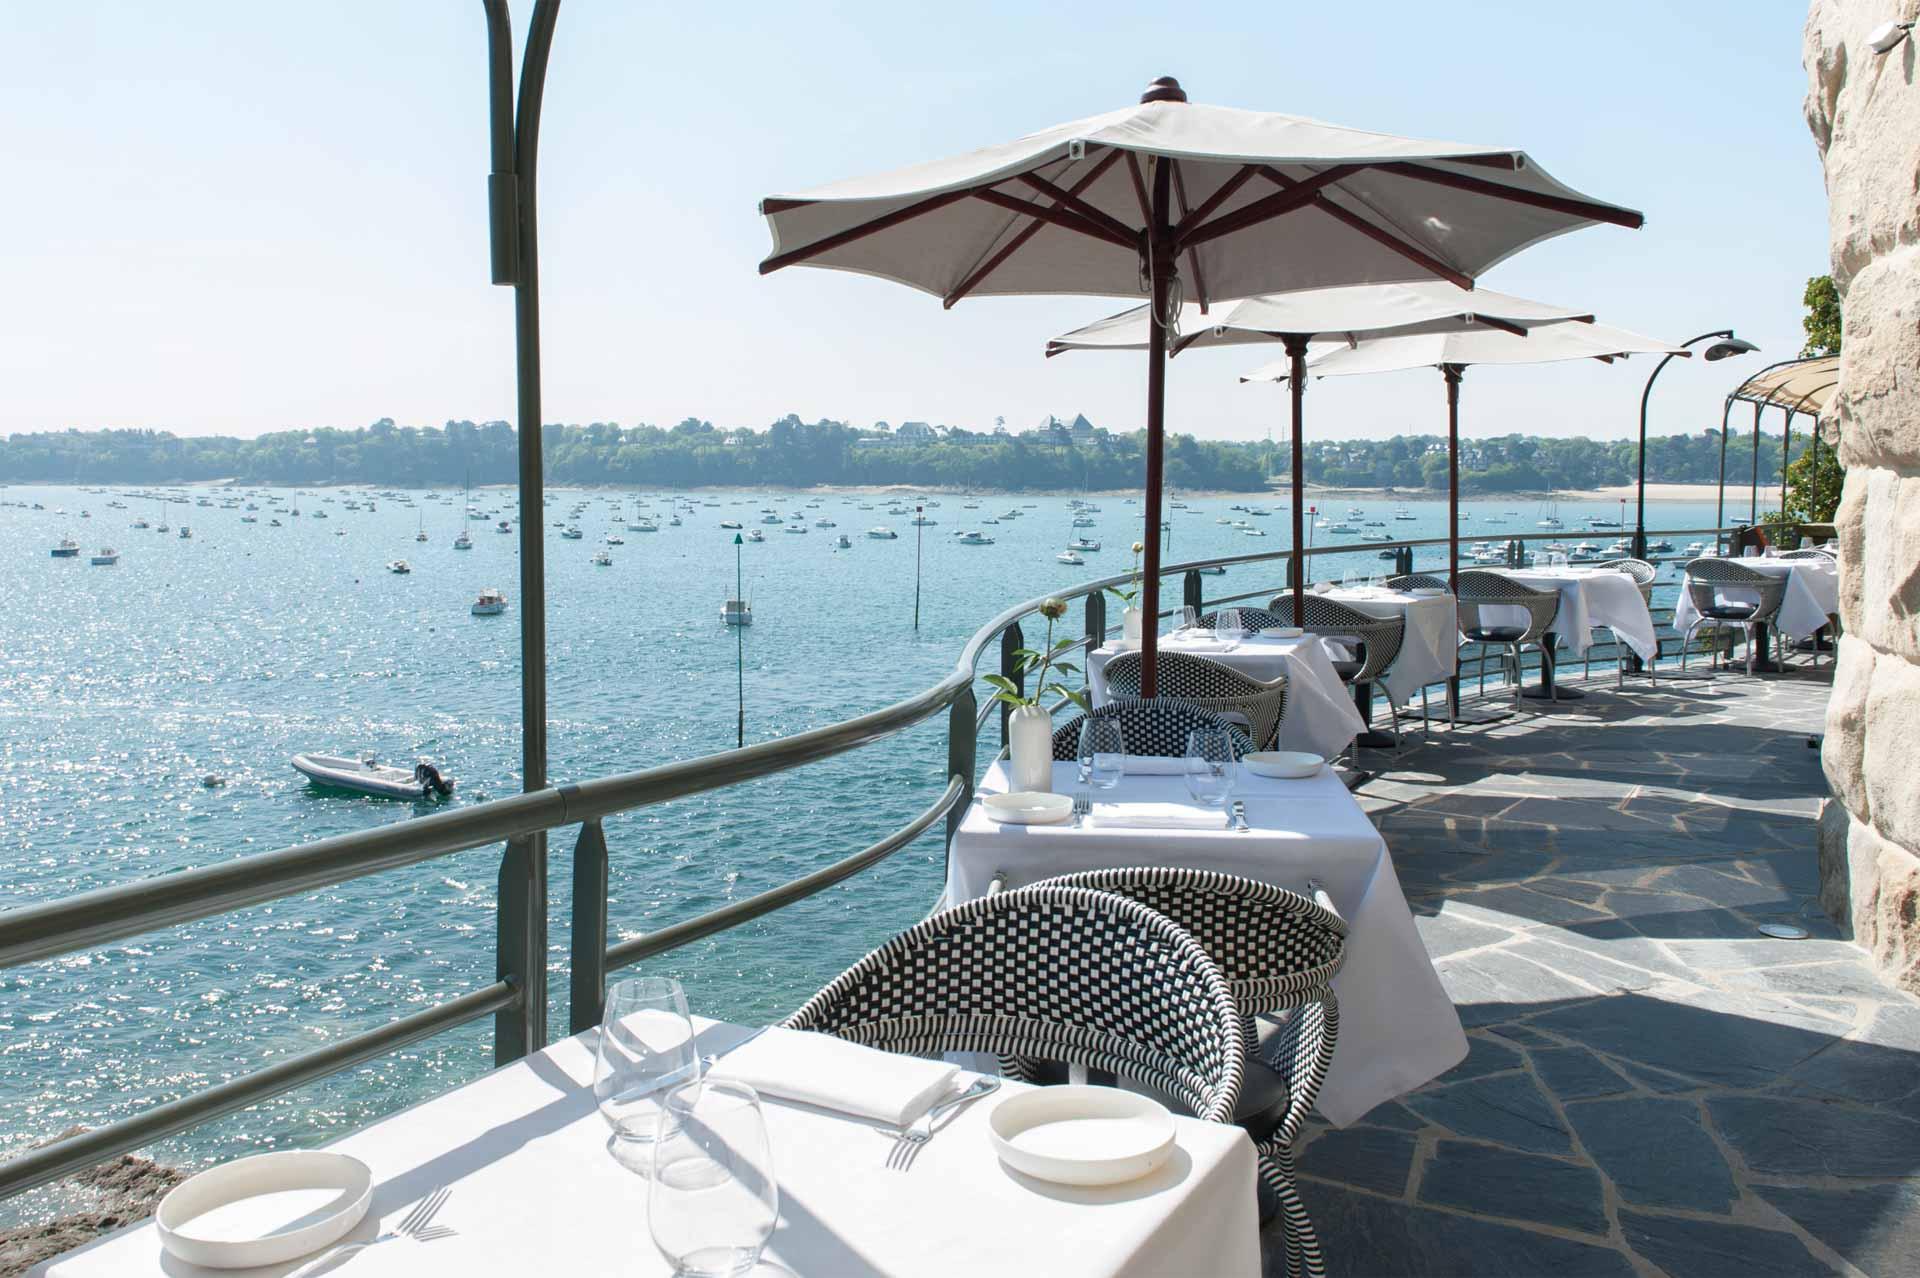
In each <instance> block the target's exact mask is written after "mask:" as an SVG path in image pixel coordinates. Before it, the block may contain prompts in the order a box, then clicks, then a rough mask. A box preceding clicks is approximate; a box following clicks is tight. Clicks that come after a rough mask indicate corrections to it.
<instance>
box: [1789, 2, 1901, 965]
mask: <svg viewBox="0 0 1920 1278" xmlns="http://www.w3.org/2000/svg"><path fill="white" fill-rule="evenodd" d="M1917 11H1920V0H1814V2H1813V5H1812V8H1811V10H1810V12H1809V13H1808V15H1807V28H1806V37H1805V48H1804V54H1803V60H1804V63H1805V66H1806V69H1807V77H1808V89H1807V99H1806V115H1807V124H1808V127H1810V128H1811V129H1812V130H1813V136H1814V140H1815V142H1816V143H1817V144H1818V146H1819V148H1820V153H1821V157H1822V160H1823V162H1824V164H1825V168H1826V180H1827V200H1828V206H1829V208H1828V228H1829V240H1830V244H1829V251H1830V253H1831V256H1832V270H1833V279H1834V283H1835V284H1836V285H1838V286H1839V290H1840V295H1841V298H1842V302H1843V305H1844V307H1845V325H1844V329H1843V333H1842V343H1841V356H1840V388H1839V394H1838V396H1837V397H1836V400H1835V403H1834V404H1833V406H1832V407H1831V408H1830V410H1829V413H1828V415H1827V416H1826V417H1825V418H1823V420H1822V421H1821V425H1820V429H1821V432H1822V434H1823V436H1824V437H1825V439H1826V440H1827V441H1828V442H1830V443H1834V444H1835V445H1836V446H1837V447H1838V449H1839V456H1840V459H1841V461H1842V462H1843V463H1844V464H1845V465H1846V467H1847V483H1846V488H1845V491H1844V493H1843V495H1842V497H1841V502H1840V511H1839V514H1838V516H1837V517H1836V520H1835V522H1836V524H1837V525H1838V528H1839V533H1840V541H1841V545H1842V546H1843V548H1844V553H1843V555H1842V558H1841V569H1840V617H1841V622H1842V625H1843V627H1844V629H1845V631H1846V634H1845V637H1844V638H1843V639H1842V640H1841V641H1840V652H1839V668H1838V672H1837V674H1836V677H1835V680H1834V686H1833V699H1832V701H1831V703H1830V704H1829V706H1828V710H1827V737H1826V746H1825V749H1824V751H1823V752H1822V759H1823V762H1824V764H1825V767H1826V772H1827V780H1828V783H1829V785H1830V786H1831V787H1832V790H1833V797H1832V799H1830V800H1829V801H1828V803H1827V805H1826V807H1825V809H1824V810H1823V812H1822V814H1821V820H1820V826H1819V830H1820V833H1819V844H1820V870H1821V883H1822V892H1821V900H1822V903H1823V904H1824V905H1825V906H1826V908H1827V910H1828V912H1829V913H1831V914H1832V915H1833V916H1834V918H1835V919H1836V920H1837V921H1838V922H1839V923H1840V924H1841V925H1842V926H1843V927H1851V929H1852V932H1853V936H1854V938H1855V939H1856V940H1857V941H1859V943H1860V944H1861V945H1863V946H1865V947H1866V948H1867V950H1868V951H1869V952H1870V953H1871V954H1872V955H1873V958H1874V960H1875V961H1876V962H1877V963H1878V964H1879V965H1880V966H1881V967H1882V968H1883V969H1884V970H1885V971H1886V972H1887V973H1888V975H1889V976H1891V977H1892V978H1893V979H1895V980H1896V981H1898V982H1899V983H1900V984H1902V985H1904V986H1906V987H1907V988H1909V989H1913V990H1916V991H1920V88H1917V87H1916V83H1915V81H1916V76H1917V75H1920V70H1917V68H1920V49H1916V47H1915V41H1914V40H1913V39H1911V38H1909V39H1908V40H1906V41H1904V42H1903V43H1901V44H1900V45H1899V46H1898V47H1896V48H1895V49H1894V50H1893V51H1892V52H1891V53H1887V54H1884V55H1883V54H1876V53H1875V52H1874V51H1873V50H1872V48H1871V47H1869V45H1868V44H1867V33H1868V32H1870V31H1871V30H1872V29H1873V28H1874V27H1876V26H1877V25H1879V24H1880V23H1882V22H1885V21H1887V20H1889V19H1900V20H1912V19H1914V18H1915V17H1916V12H1917Z"/></svg>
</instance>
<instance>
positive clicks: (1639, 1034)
mask: <svg viewBox="0 0 1920 1278" xmlns="http://www.w3.org/2000/svg"><path fill="white" fill-rule="evenodd" d="M1756 999H1757V996H1741V995H1730V994H1720V993H1717V992H1710V993H1702V994H1699V995H1697V996H1693V997H1691V998H1689V1000H1688V1001H1687V1002H1684V1003H1680V1002H1670V1001H1668V1000H1666V999H1663V998H1654V997H1649V996H1647V995H1641V994H1617V995H1614V996H1612V997H1609V998H1603V999H1599V1000H1596V1001H1594V1002H1591V1003H1585V1004H1581V1005H1579V1006H1577V1007H1568V1008H1560V1009H1556V1010H1554V1011H1551V1012H1547V1013H1545V1014H1543V1015H1541V1016H1539V1017H1538V1018H1536V1020H1537V1023H1538V1024H1539V1026H1540V1027H1541V1028H1542V1029H1545V1030H1550V1031H1552V1032H1554V1033H1557V1034H1564V1035H1566V1036H1567V1037H1568V1038H1570V1039H1573V1040H1575V1041H1577V1042H1581V1043H1585V1044H1586V1045H1587V1046H1588V1047H1591V1048H1593V1049H1594V1050H1596V1051H1600V1052H1603V1053H1605V1054H1607V1055H1609V1056H1620V1057H1625V1058H1626V1059H1627V1060H1628V1061H1637V1062H1639V1063H1641V1064H1643V1065H1651V1066H1653V1067H1655V1068H1656V1069H1662V1070H1667V1071H1670V1072H1673V1073H1679V1074H1683V1075H1686V1076H1688V1077H1690V1078H1696V1079H1700V1080H1702V1081H1704V1082H1710V1083H1720V1084H1724V1085H1727V1086H1732V1087H1765V1086H1767V1085H1768V1084H1770V1083H1772V1082H1773V1081H1774V1080H1775V1079H1777V1078H1778V1077H1780V1076H1781V1075H1782V1074H1785V1073H1786V1072H1787V1071H1789V1070H1791V1069H1792V1068H1793V1067H1794V1066H1796V1065H1798V1064H1800V1062H1801V1061H1804V1060H1806V1059H1807V1058H1808V1057H1810V1056H1812V1055H1813V1054H1814V1053H1815V1052H1817V1051H1819V1050H1821V1049H1822V1048H1824V1047H1826V1046H1828V1045H1830V1044H1831V1043H1832V1041H1833V1039H1834V1037H1835V1035H1834V1033H1833V1027H1832V1025H1831V1024H1830V1023H1827V1022H1822V1021H1819V1020H1816V1019H1815V1018H1813V1017H1811V1016H1808V1015H1807V1014H1805V1013H1804V1012H1798V1011H1794V1012H1789V1011H1788V1010H1786V1009H1785V1007H1784V1005H1782V1004H1780V1003H1779V1001H1778V1000H1772V1001H1755V1000H1756ZM1765 1017H1771V1018H1772V1019H1763V1018H1765Z"/></svg>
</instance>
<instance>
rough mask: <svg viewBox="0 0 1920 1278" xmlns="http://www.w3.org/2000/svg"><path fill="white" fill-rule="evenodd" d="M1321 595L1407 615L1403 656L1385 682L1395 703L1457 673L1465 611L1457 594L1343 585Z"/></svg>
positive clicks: (1373, 611)
mask: <svg viewBox="0 0 1920 1278" xmlns="http://www.w3.org/2000/svg"><path fill="white" fill-rule="evenodd" d="M1320 593H1322V594H1324V595H1326V597H1327V598H1329V599H1338V600H1339V601H1340V602H1341V603H1343V604H1346V605H1347V606H1348V607H1350V608H1358V609H1359V610H1360V611H1361V612H1364V613H1367V614H1369V615H1371V616H1375V617H1393V616H1404V617H1406V619H1407V630H1406V635H1405V637H1404V638H1403V639H1401V641H1400V655H1399V656H1397V657H1395V658H1394V659H1393V664H1392V665H1391V666H1389V667H1387V675H1386V678H1385V679H1384V680H1383V681H1382V684H1381V686H1382V687H1384V688H1385V689H1386V691H1387V695H1388V696H1390V697H1392V698H1393V703H1394V704H1395V705H1398V706H1403V705H1405V704H1407V702H1408V701H1409V700H1411V699H1412V698H1413V696H1414V694H1415V693H1417V692H1419V691H1420V689H1422V688H1424V687H1426V686H1427V685H1428V684H1430V683H1439V682H1441V681H1442V680H1444V679H1451V678H1452V677H1453V672H1454V668H1455V666H1456V665H1457V663H1458V662H1459V657H1460V613H1459V609H1458V608H1457V607H1456V606H1455V604H1454V602H1453V596H1452V595H1410V594H1407V593H1406V592H1405V591H1400V590H1387V589H1384V588H1381V589H1371V588H1362V589H1358V590H1348V589H1344V588H1343V589H1336V590H1328V591H1321V592H1320Z"/></svg>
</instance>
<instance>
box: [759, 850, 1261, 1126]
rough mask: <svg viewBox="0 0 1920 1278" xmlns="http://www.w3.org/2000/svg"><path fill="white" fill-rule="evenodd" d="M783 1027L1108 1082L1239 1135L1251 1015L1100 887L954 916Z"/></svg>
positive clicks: (1003, 901) (1190, 955)
mask: <svg viewBox="0 0 1920 1278" xmlns="http://www.w3.org/2000/svg"><path fill="white" fill-rule="evenodd" d="M786 1026H787V1028H789V1029H797V1030H815V1031H818V1032H820V1033H824V1034H832V1035H834V1036H836V1037H839V1038H844V1039H848V1040H850V1041H852V1042H855V1043H863V1044H865V1045H867V1046H868V1047H877V1048H880V1049H881V1050H883V1051H889V1052H901V1053H905V1054H908V1055H915V1056H937V1055H939V1054H941V1053H944V1052H991V1053H997V1054H999V1055H1001V1056H1003V1057H1015V1058H1021V1059H1030V1060H1040V1061H1058V1062H1065V1063H1068V1064H1072V1065H1078V1066H1081V1067H1084V1068H1087V1069H1093V1070H1101V1071H1105V1072H1108V1073H1112V1074H1114V1075H1116V1076H1118V1077H1120V1078H1123V1079H1127V1080H1130V1081H1132V1082H1134V1083H1137V1084H1140V1085H1143V1086H1145V1087H1148V1088H1150V1089H1152V1090H1153V1091H1155V1092H1158V1093H1161V1094H1163V1095H1166V1096H1169V1097H1171V1098H1173V1100H1174V1101H1175V1102H1176V1103H1177V1104H1178V1105H1180V1106H1181V1107H1182V1108H1184V1109H1185V1110H1186V1111H1187V1112H1188V1113H1190V1114H1192V1115H1194V1116H1195V1117H1198V1118H1204V1119H1206V1120H1208V1121H1209V1122H1215V1123H1231V1122H1232V1121H1233V1114H1234V1109H1235V1107H1236V1105H1237V1104H1238V1102H1239V1098H1240V1086H1241V1079H1242V1076H1243V1070H1244V1068H1245V1067H1244V1061H1243V1054H1244V1046H1245V1045H1244V1031H1243V1029H1242V1025H1241V1020H1240V1012H1239V1008H1238V1007H1237V1006H1236V1004H1235V1003H1234V1001H1233V994H1232V991H1231V990H1229V989H1228V987H1227V982H1226V980H1225V978H1224V977H1222V976H1221V975H1220V969H1219V968H1218V967H1217V966H1216V965H1215V964H1214V961H1213V960H1212V959H1211V958H1209V957H1208V956H1207V952H1206V950H1205V949H1204V948H1203V947H1202V946H1201V945H1200V943H1199V942H1197V941H1195V940H1194V939H1193V937H1191V936H1189V935H1188V934H1187V933H1186V932H1185V931H1183V930H1182V929H1181V928H1180V927H1179V926H1178V925H1176V924H1174V923H1173V922H1172V921H1170V920H1169V919H1168V918H1167V917H1166V916H1165V915H1163V914H1161V913H1159V912H1158V911H1156V910H1153V909H1150V908H1149V907H1147V906H1145V905H1142V904H1140V903H1139V902H1138V901H1133V900H1129V899H1127V898H1126V897H1124V896H1117V895H1114V894H1113V893H1110V892H1096V891H1093V890H1092V889H1090V888H1068V887H1039V886H1036V887H1027V888H1020V889H1017V890H1015V891H1011V892H1000V893H996V894H995V895H992V896H983V897H981V898H979V899H978V900H974V901H969V902H967V903H966V904H965V905H957V906H954V907H953V908H952V909H947V910H942V911H940V912H939V913H938V914H935V915H933V916H931V917H930V918H928V919H926V920H925V921H924V922H921V923H918V924H916V925H915V926H913V927H911V928H908V929H907V930H906V931H904V932H902V933H900V935H898V936H896V937H894V938H893V939H892V940H891V941H888V942H887V943H886V944H885V945H882V946H881V947H880V948H879V949H877V950H874V951H873V952H872V953H871V954H868V955H867V956H866V957H865V958H863V959H861V960H860V961H859V962H857V963H855V964H854V965H853V966H852V967H850V968H848V969H847V970H846V971H845V972H842V973H841V974H840V975H839V976H837V977H835V978H834V980H833V982H832V983H831V984H829V985H828V986H827V987H826V988H825V989H823V990H821V991H820V992H819V993H818V994H815V995H814V996H813V997H812V998H810V999H808V1000H807V1002H806V1005H805V1006H803V1007H802V1008H801V1009H800V1010H799V1011H797V1012H795V1013H794V1014H793V1015H792V1016H790V1017H788V1018H787V1020H786Z"/></svg>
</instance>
